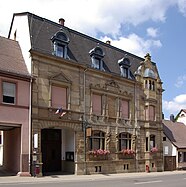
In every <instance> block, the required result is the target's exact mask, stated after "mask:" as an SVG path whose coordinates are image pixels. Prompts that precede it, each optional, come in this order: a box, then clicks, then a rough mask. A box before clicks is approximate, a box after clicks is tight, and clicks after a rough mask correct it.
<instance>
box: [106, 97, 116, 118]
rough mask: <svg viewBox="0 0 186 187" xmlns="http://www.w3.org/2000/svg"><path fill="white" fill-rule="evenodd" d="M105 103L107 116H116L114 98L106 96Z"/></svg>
mask: <svg viewBox="0 0 186 187" xmlns="http://www.w3.org/2000/svg"><path fill="white" fill-rule="evenodd" d="M107 104H108V115H109V117H111V118H112V117H116V98H115V97H112V96H109V97H108V98H107Z"/></svg>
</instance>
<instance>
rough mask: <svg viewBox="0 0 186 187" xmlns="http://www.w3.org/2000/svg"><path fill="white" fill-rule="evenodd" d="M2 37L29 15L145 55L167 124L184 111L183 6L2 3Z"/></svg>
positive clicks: (116, 1) (178, 2) (105, 0)
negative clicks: (19, 16) (16, 17)
mask: <svg viewBox="0 0 186 187" xmlns="http://www.w3.org/2000/svg"><path fill="white" fill-rule="evenodd" d="M0 4H1V6H0V17H1V19H0V35H1V36H4V37H7V36H8V31H9V27H10V23H11V19H12V15H13V13H18V12H27V11H28V12H31V13H34V14H36V15H38V16H41V17H44V18H47V19H50V20H52V21H55V22H58V20H59V18H61V17H62V18H64V19H65V25H66V26H67V27H70V28H72V29H74V30H77V31H79V32H82V33H85V34H87V35H90V36H92V37H95V38H98V39H99V40H102V41H106V40H108V39H109V40H111V45H113V46H116V47H118V48H121V49H123V50H125V51H128V52H131V53H134V54H136V55H138V56H140V57H144V55H145V54H146V53H147V52H149V53H150V54H151V58H152V61H154V62H155V63H156V64H157V67H158V70H159V74H160V77H161V80H162V82H163V88H164V89H165V91H164V92H163V112H164V115H165V118H169V116H170V114H174V115H176V114H177V113H178V112H179V111H180V110H181V109H183V108H184V109H186V86H185V85H186V65H185V64H186V0H143V1H142V0H94V1H93V0H78V1H77V0H6V1H5V0H0Z"/></svg>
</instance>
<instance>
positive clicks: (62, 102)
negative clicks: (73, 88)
mask: <svg viewBox="0 0 186 187" xmlns="http://www.w3.org/2000/svg"><path fill="white" fill-rule="evenodd" d="M52 107H54V108H58V107H62V108H63V109H66V108H67V89H66V88H63V87H58V86H52Z"/></svg>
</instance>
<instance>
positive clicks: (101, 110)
mask: <svg viewBox="0 0 186 187" xmlns="http://www.w3.org/2000/svg"><path fill="white" fill-rule="evenodd" d="M96 97H100V101H99V103H101V104H100V108H99V110H98V109H97V108H94V107H96V106H95V103H94V102H96V101H97V99H96ZM94 98H95V99H94ZM95 100H96V101H95ZM92 113H93V114H94V115H97V116H101V115H102V114H103V98H102V95H101V94H97V93H92Z"/></svg>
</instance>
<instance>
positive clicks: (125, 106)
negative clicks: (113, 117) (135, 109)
mask: <svg viewBox="0 0 186 187" xmlns="http://www.w3.org/2000/svg"><path fill="white" fill-rule="evenodd" d="M121 117H122V118H127V119H128V118H129V102H128V101H126V100H122V101H121Z"/></svg>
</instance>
